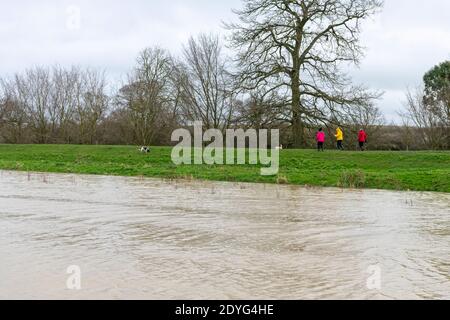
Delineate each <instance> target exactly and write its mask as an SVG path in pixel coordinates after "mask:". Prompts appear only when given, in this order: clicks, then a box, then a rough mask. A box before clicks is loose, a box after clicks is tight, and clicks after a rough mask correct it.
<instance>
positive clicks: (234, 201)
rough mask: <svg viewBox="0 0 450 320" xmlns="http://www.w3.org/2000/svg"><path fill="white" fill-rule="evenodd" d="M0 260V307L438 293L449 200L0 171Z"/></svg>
mask: <svg viewBox="0 0 450 320" xmlns="http://www.w3.org/2000/svg"><path fill="white" fill-rule="evenodd" d="M0 259H1V263H0V299H450V194H441V193H414V192H387V191H373V190H365V191H355V190H340V189H332V188H331V189H321V188H303V187H292V186H277V185H264V184H260V185H254V184H240V183H215V182H197V181H188V182H181V181H162V180H154V179H143V178H122V177H105V176H82V175H55V174H35V173H33V174H27V173H14V172H7V171H0ZM70 266H76V267H77V268H79V269H73V270H68V267H70ZM74 270H76V271H74ZM67 271H70V272H74V273H71V274H68V273H67ZM78 271H80V273H78ZM78 276H79V277H78ZM74 277H75V278H74ZM68 279H69V283H67V282H68ZM74 279H76V280H74ZM78 280H79V282H78ZM74 281H75V282H74ZM68 284H69V286H68ZM78 285H80V286H81V288H79V287H78ZM77 289H80V290H77Z"/></svg>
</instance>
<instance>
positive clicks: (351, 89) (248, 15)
mask: <svg viewBox="0 0 450 320" xmlns="http://www.w3.org/2000/svg"><path fill="white" fill-rule="evenodd" d="M381 6H382V1H380V0H244V8H243V9H242V10H236V11H235V12H236V14H237V15H238V17H239V20H240V22H239V23H233V24H228V25H227V28H228V29H229V30H231V31H232V36H231V39H230V40H231V44H232V47H234V48H235V49H237V50H238V53H239V55H238V62H239V67H240V77H239V80H240V82H241V84H242V86H243V88H246V89H249V90H254V89H257V88H258V87H265V88H266V90H273V91H279V92H281V94H287V96H288V99H287V101H286V104H288V105H289V106H290V115H289V117H288V119H287V120H288V121H289V122H291V124H292V128H293V136H294V141H293V142H294V146H296V147H300V146H302V145H304V143H305V141H304V127H305V125H307V124H308V122H311V123H316V122H317V120H320V121H324V122H326V121H327V120H328V117H329V114H330V112H331V113H336V112H339V108H340V107H342V106H346V107H349V106H351V105H360V104H367V102H368V100H370V99H372V98H375V97H377V96H378V93H370V92H368V91H366V90H365V89H364V88H363V87H362V86H355V85H352V83H351V79H350V78H349V77H348V76H347V75H346V74H345V73H343V72H341V69H342V67H343V66H347V65H348V64H357V63H358V62H359V61H360V58H361V56H362V53H363V48H362V47H361V45H360V41H359V36H360V32H361V22H362V21H363V20H364V19H366V18H367V17H369V16H370V15H372V14H374V13H376V12H377V10H379V8H380V7H381ZM267 88H268V89H267ZM311 120H312V121H311Z"/></svg>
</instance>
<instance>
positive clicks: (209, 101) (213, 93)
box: [176, 34, 234, 130]
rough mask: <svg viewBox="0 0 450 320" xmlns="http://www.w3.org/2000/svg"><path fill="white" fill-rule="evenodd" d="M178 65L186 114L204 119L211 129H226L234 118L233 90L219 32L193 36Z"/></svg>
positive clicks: (204, 123) (197, 118) (189, 118)
mask: <svg viewBox="0 0 450 320" xmlns="http://www.w3.org/2000/svg"><path fill="white" fill-rule="evenodd" d="M176 69H177V74H178V83H179V85H180V86H181V89H182V90H181V104H182V111H183V113H184V116H185V118H186V119H187V120H191V121H196V120H201V121H203V125H204V126H205V127H206V128H208V129H210V128H215V129H222V130H223V129H225V128H226V127H227V126H228V125H229V124H230V121H231V116H232V112H233V101H234V94H233V90H232V79H231V77H230V74H229V72H228V71H227V63H226V59H225V57H224V56H223V54H222V47H221V45H220V41H219V38H218V36H216V35H205V34H202V35H200V36H199V37H198V38H191V39H190V40H189V42H188V44H187V46H186V47H185V48H184V51H183V60H182V61H181V62H179V63H177V66H176Z"/></svg>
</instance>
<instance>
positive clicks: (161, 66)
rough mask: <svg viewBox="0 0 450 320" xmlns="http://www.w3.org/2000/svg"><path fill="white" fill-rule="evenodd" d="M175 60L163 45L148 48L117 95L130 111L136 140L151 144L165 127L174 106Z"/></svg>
mask: <svg viewBox="0 0 450 320" xmlns="http://www.w3.org/2000/svg"><path fill="white" fill-rule="evenodd" d="M171 79H172V61H171V57H170V55H169V54H168V53H167V52H166V51H165V50H163V49H160V48H147V49H145V50H144V51H142V52H141V53H140V54H139V57H138V59H137V65H136V67H135V69H134V71H133V72H132V74H130V75H129V79H128V83H127V84H126V85H124V86H123V87H122V88H121V89H120V91H119V94H118V95H117V103H118V105H119V107H121V108H124V109H125V110H127V114H128V119H129V122H130V124H131V126H132V130H133V133H134V142H135V143H137V144H140V145H149V144H151V143H152V142H153V140H154V138H155V136H156V134H157V133H158V130H159V129H160V128H162V125H161V119H162V116H163V114H165V113H166V112H168V111H170V109H171V98H172V97H171V94H170V89H171Z"/></svg>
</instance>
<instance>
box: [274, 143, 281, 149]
mask: <svg viewBox="0 0 450 320" xmlns="http://www.w3.org/2000/svg"><path fill="white" fill-rule="evenodd" d="M275 150H283V145H282V144H281V145H280V146H279V147H275Z"/></svg>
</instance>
